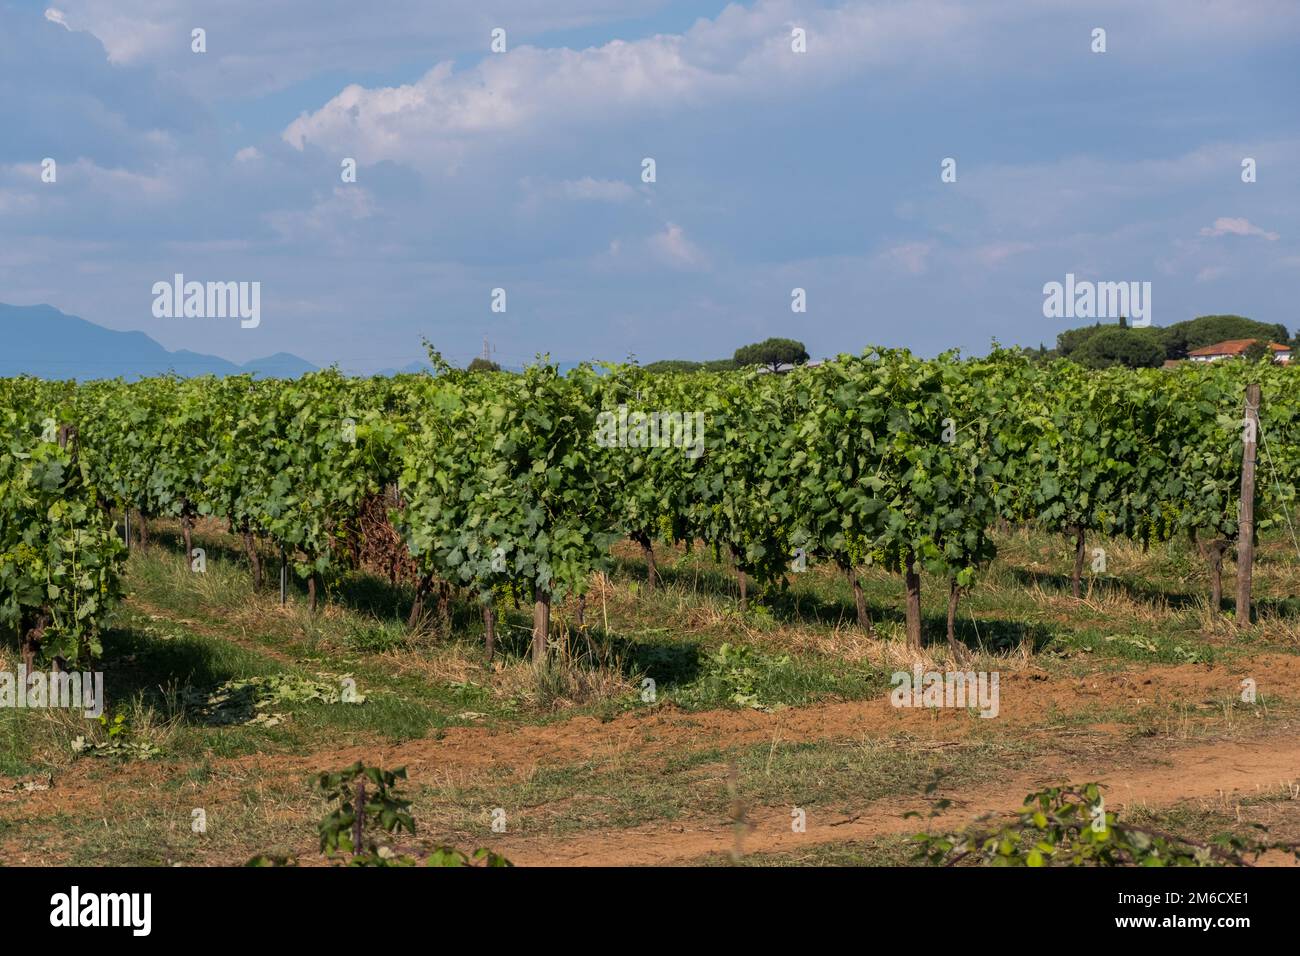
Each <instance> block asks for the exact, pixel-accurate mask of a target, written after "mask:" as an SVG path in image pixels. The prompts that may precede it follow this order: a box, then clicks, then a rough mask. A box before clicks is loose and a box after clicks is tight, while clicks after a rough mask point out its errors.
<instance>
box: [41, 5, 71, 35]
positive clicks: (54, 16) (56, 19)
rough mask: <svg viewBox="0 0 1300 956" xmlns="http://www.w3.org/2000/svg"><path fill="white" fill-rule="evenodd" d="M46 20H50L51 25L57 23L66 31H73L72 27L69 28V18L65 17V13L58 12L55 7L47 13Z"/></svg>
mask: <svg viewBox="0 0 1300 956" xmlns="http://www.w3.org/2000/svg"><path fill="white" fill-rule="evenodd" d="M45 19H46V20H49V21H50V22H51V23H57V24H58V25H59V26H61V27H63V29H65V30H69V31H71V29H72V27H70V26H68V20H67V17H65V16H64V14H63V11H62V10H56V9H55V8H54V7H50V8H49V9H47V10H46V11H45Z"/></svg>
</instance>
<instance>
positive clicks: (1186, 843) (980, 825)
mask: <svg viewBox="0 0 1300 956" xmlns="http://www.w3.org/2000/svg"><path fill="white" fill-rule="evenodd" d="M935 786H936V784H933V783H932V784H931V785H930V786H929V787H927V792H933V790H934V789H935ZM1101 790H1102V785H1101V784H1097V783H1088V784H1084V785H1082V786H1080V787H1070V786H1062V787H1049V788H1047V789H1045V790H1040V791H1038V792H1037V793H1031V794H1029V795H1028V796H1027V797H1025V804H1024V806H1022V807H1021V808H1020V809H1019V810H1017V811H1016V819H1015V820H1014V821H1011V822H1006V823H1003V824H1001V825H1000V826H996V827H990V826H988V825H987V823H986V822H984V821H977V822H976V823H975V824H973V825H971V826H970V827H968V828H966V829H965V830H962V831H959V832H956V833H948V834H938V835H936V834H930V833H921V834H918V835H917V836H916V837H915V840H916V841H917V843H918V852H917V858H918V859H924V860H926V861H927V862H929V863H931V864H934V865H942V866H953V865H955V864H957V863H960V862H962V861H963V860H967V859H970V860H978V861H979V862H980V863H981V864H982V865H984V866H1253V865H1254V862H1255V861H1256V860H1258V859H1259V857H1260V856H1262V855H1263V854H1264V853H1266V852H1268V851H1269V850H1282V851H1285V852H1289V853H1293V854H1295V856H1296V859H1297V860H1300V843H1280V842H1267V841H1262V840H1252V839H1247V838H1244V837H1238V836H1233V835H1232V834H1226V833H1225V834H1219V835H1217V836H1215V837H1213V838H1212V839H1211V840H1209V841H1208V842H1201V841H1199V840H1193V839H1191V838H1190V837H1184V836H1178V835H1176V834H1171V833H1165V832H1164V831H1161V830H1157V829H1154V828H1151V827H1142V826H1137V825H1135V824H1131V823H1121V822H1120V820H1119V815H1118V814H1116V813H1113V812H1110V811H1107V810H1106V809H1105V799H1104V797H1103V796H1102V793H1101ZM950 805H951V802H950V801H948V800H937V801H935V802H934V803H933V809H932V810H931V813H930V816H931V817H935V816H937V815H939V814H940V813H942V812H943V811H944V810H945V809H947V808H948V807H949V806H950ZM905 816H909V817H913V816H920V814H919V813H917V812H916V811H912V812H910V813H908V814H905ZM1252 825H1253V826H1255V827H1256V828H1257V829H1259V830H1261V831H1263V832H1267V827H1264V826H1261V825H1259V824H1252Z"/></svg>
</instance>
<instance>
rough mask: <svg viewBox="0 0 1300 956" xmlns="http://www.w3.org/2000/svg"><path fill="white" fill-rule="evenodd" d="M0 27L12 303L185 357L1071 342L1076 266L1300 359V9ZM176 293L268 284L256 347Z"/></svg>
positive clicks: (1162, 318) (469, 15) (464, 14)
mask: <svg viewBox="0 0 1300 956" xmlns="http://www.w3.org/2000/svg"><path fill="white" fill-rule="evenodd" d="M0 18H2V23H3V29H2V30H0V102H3V103H4V104H5V105H4V107H3V110H4V114H5V115H4V135H3V137H0V301H3V302H8V303H12V304H31V303H38V302H48V303H50V304H51V305H54V306H56V307H58V308H60V309H62V310H64V311H65V312H70V313H74V314H77V315H80V316H82V317H83V318H86V319H89V320H90V321H93V322H96V323H98V324H101V325H104V326H107V327H110V328H116V329H139V330H141V331H144V332H146V333H148V334H149V335H151V336H153V337H154V338H155V339H157V340H158V341H159V342H161V343H162V344H163V345H165V346H166V347H168V348H172V349H176V348H189V349H193V350H196V351H202V352H210V353H213V354H217V355H221V356H223V357H227V358H230V359H233V360H236V361H243V360H247V359H249V358H252V357H255V356H261V355H266V354H269V353H272V352H277V351H289V352H293V353H295V354H298V355H301V356H302V357H304V358H306V359H308V360H310V361H313V362H315V363H318V364H329V363H333V362H338V363H340V364H341V365H343V366H344V367H345V368H348V369H350V370H355V371H362V372H364V371H373V370H377V369H380V368H384V367H393V366H401V365H405V364H407V363H408V362H410V361H412V360H415V359H417V358H419V357H420V356H421V354H422V350H421V348H420V339H421V337H427V338H429V339H430V340H431V341H432V342H434V343H435V344H436V345H437V346H439V347H440V348H441V349H442V350H443V351H444V353H446V354H447V355H449V356H451V357H452V358H454V359H456V360H457V361H462V362H463V361H467V360H468V359H469V358H470V357H472V356H473V355H475V354H477V353H478V352H479V351H480V350H481V348H482V342H483V337H484V336H485V335H486V336H487V337H488V339H489V340H490V341H491V342H492V343H493V345H494V346H495V347H496V349H497V355H498V358H499V360H501V361H503V362H505V363H506V364H512V365H517V364H521V363H522V362H525V361H527V360H528V359H529V358H530V357H531V356H532V355H534V354H535V353H537V352H543V351H546V352H550V353H551V355H552V356H553V357H554V358H555V359H557V360H562V361H576V360H581V359H585V358H608V359H621V358H624V357H626V356H628V355H629V354H634V355H636V356H637V357H638V358H639V359H640V360H642V361H649V360H653V359H659V358H678V357H680V358H708V357H719V356H726V355H730V354H731V352H732V351H733V350H734V349H735V348H736V346H738V345H740V344H743V343H745V342H749V341H754V340H757V339H761V338H765V337H767V336H769V335H787V336H791V337H794V338H798V339H801V340H802V341H804V342H805V343H806V344H807V345H808V348H809V351H810V352H812V353H813V354H814V355H815V356H821V355H830V354H834V353H836V352H841V351H854V352H856V351H859V350H861V349H862V348H863V347H864V346H866V345H868V344H879V345H887V346H908V347H910V348H913V349H915V350H917V351H919V352H921V353H923V354H933V353H935V352H938V351H940V350H942V349H944V348H948V347H961V348H963V349H964V350H968V351H974V352H982V351H984V350H986V349H987V348H988V346H989V344H990V342H991V341H992V340H993V339H995V338H996V339H997V340H998V341H1000V342H1002V343H1004V344H1026V345H1037V344H1038V343H1040V342H1043V343H1047V344H1051V343H1052V342H1053V340H1054V339H1055V336H1056V333H1057V332H1059V331H1060V330H1061V329H1062V328H1065V327H1068V326H1069V325H1072V324H1076V323H1074V322H1072V321H1071V320H1066V319H1061V320H1057V319H1047V318H1044V317H1043V310H1042V303H1043V291H1042V289H1043V285H1044V283H1047V282H1051V281H1061V280H1062V279H1063V278H1064V276H1065V274H1066V273H1067V272H1072V273H1074V274H1075V275H1076V276H1078V277H1079V278H1081V279H1083V278H1087V279H1093V280H1095V281H1125V280H1131V281H1149V282H1151V283H1152V308H1153V319H1154V321H1155V323H1156V324H1158V325H1166V324H1170V323H1172V322H1175V321H1179V320H1182V319H1186V318H1191V317H1193V316H1195V315H1200V314H1206V313H1215V312H1236V313H1239V314H1244V315H1248V316H1251V317H1253V318H1256V319H1260V320H1263V321H1268V322H1281V323H1283V324H1285V325H1287V326H1288V327H1289V328H1292V329H1295V328H1296V327H1297V326H1300V309H1297V305H1296V290H1297V286H1298V283H1297V280H1298V279H1300V175H1298V173H1300V109H1297V105H1296V90H1297V89H1300V82H1298V80H1300V4H1297V3H1295V2H1294V0H1277V2H1274V0H1257V2H1247V3H1243V2H1240V0H1233V2H1218V0H1150V2H1145V3H1142V4H1134V3H1132V2H1131V0H1125V2H1110V0H1096V2H1076V0H1071V2H1064V0H1059V2H1058V0H1014V2H1012V0H987V2H980V3H973V2H968V3H957V2H951V0H906V2H876V0H863V2H823V3H813V2H799V0H777V2H754V3H745V4H730V5H727V4H722V3H683V2H662V0H596V2H591V0H588V2H576V0H548V2H546V3H540V2H536V0H494V2H488V3H478V2H476V3H473V4H469V3H466V4H428V3H421V2H414V0H410V2H407V0H398V2H390V3H383V4H353V3H347V2H342V0H311V2H299V0H282V2H277V3H273V4H268V3H265V2H263V0H226V2H223V3H220V4H217V3H189V2H179V0H114V2H113V3H111V4H108V3H102V2H94V0H56V2H55V3H53V4H49V3H28V2H9V3H5V2H4V0H0ZM195 27H202V28H203V29H205V30H206V31H207V52H206V53H203V54H197V53H193V52H192V51H191V49H190V47H191V39H190V37H191V30H192V29H193V28H195ZM495 27H501V28H503V29H504V30H505V31H506V41H507V51H506V52H504V53H493V52H490V50H489V43H490V39H491V31H492V29H493V28H495ZM793 27H800V28H802V29H804V30H806V32H807V52H806V53H802V54H797V53H794V52H793V51H792V50H791V44H790V34H791V29H792V28H793ZM1096 27H1101V28H1103V29H1105V30H1106V46H1107V49H1106V52H1105V53H1093V52H1092V51H1091V45H1092V37H1091V33H1092V30H1093V29H1094V28H1096ZM45 157H50V158H53V159H55V160H56V162H57V163H58V178H57V182H54V183H44V182H42V181H41V175H40V172H41V167H40V164H41V161H42V159H44V158H45ZM344 157H354V158H355V159H356V160H357V162H358V181H357V182H356V183H343V182H341V181H340V175H339V174H340V162H341V160H342V159H343V158H344ZM644 157H653V158H654V159H655V162H656V167H657V169H656V172H657V181H656V182H655V183H653V184H646V183H643V182H642V181H641V161H642V159H643V158H644ZM945 157H953V158H955V159H956V161H957V181H956V182H954V183H943V182H941V181H940V163H941V161H942V160H943V159H944V158H945ZM1244 157H1252V158H1254V159H1255V160H1256V161H1257V164H1258V167H1257V168H1258V180H1257V181H1256V182H1254V183H1243V182H1242V181H1241V161H1242V159H1243V158H1244ZM177 272H182V273H184V274H185V276H186V278H187V279H195V280H199V281H258V282H260V283H261V284H262V320H261V323H260V325H258V326H257V328H247V329H246V328H241V327H240V324H239V322H238V321H230V320H223V319H196V318H188V319H185V318H174V319H169V318H163V319H159V318H155V317H154V316H153V314H152V312H151V305H152V302H153V297H152V294H151V291H150V290H151V287H152V285H153V283H155V282H157V281H166V280H170V279H171V277H172V275H173V274H174V273H177ZM497 287H501V288H504V289H505V290H506V294H507V311H506V312H505V313H504V314H502V313H494V312H492V311H491V309H490V303H491V291H492V289H493V288H497ZM795 287H799V288H803V289H805V290H806V294H807V312H805V313H793V312H792V311H791V309H790V301H791V300H790V295H791V290H792V289H793V288H795Z"/></svg>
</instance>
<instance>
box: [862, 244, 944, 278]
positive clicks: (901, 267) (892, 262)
mask: <svg viewBox="0 0 1300 956" xmlns="http://www.w3.org/2000/svg"><path fill="white" fill-rule="evenodd" d="M934 246H935V244H934V243H933V242H899V243H895V244H894V245H892V246H889V247H888V248H886V249H885V250H884V251H882V252H880V253H879V254H878V255H876V257H875V260H874V261H875V262H876V264H877V265H881V266H884V267H885V268H886V269H888V270H890V271H892V272H904V273H906V274H907V275H913V276H919V275H921V274H922V273H923V272H925V271H926V269H928V268H929V265H930V253H931V252H933V251H934Z"/></svg>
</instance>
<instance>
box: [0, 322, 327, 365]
mask: <svg viewBox="0 0 1300 956" xmlns="http://www.w3.org/2000/svg"><path fill="white" fill-rule="evenodd" d="M315 369H316V366H315V365H312V364H311V363H310V362H307V361H305V360H303V359H300V358H298V356H296V355H290V354H288V353H287V352H277V353H276V354H275V355H268V356H267V357H266V358H261V359H253V360H252V361H251V362H245V363H244V364H242V365H238V364H236V363H234V362H229V361H227V360H226V359H223V358H217V357H216V356H215V355H203V354H201V353H199V352H191V351H189V350H187V349H180V350H179V351H176V352H169V351H167V350H166V349H165V348H163V347H162V346H161V345H159V344H158V343H157V342H155V341H154V340H153V339H151V338H150V337H149V336H147V335H145V334H144V333H143V332H116V331H114V330H112V329H106V328H104V327H103V326H99V325H95V324H94V323H93V322H87V321H86V320H85V319H80V318H77V316H75V315H66V314H64V313H63V312H60V311H59V310H58V309H56V308H54V307H53V306H49V305H29V306H23V305H5V304H3V303H0V377H6V376H13V375H35V376H36V377H38V378H48V379H64V378H75V379H83V380H84V379H92V378H117V377H118V376H121V377H122V378H127V379H135V378H140V377H141V376H145V375H162V374H164V373H166V372H175V373H176V374H177V375H182V376H185V377H187V378H188V377H192V376H195V375H242V374H244V373H246V372H252V373H254V374H257V375H261V376H264V377H267V378H297V377H298V376H299V375H302V374H303V373H304V372H311V371H315Z"/></svg>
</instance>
